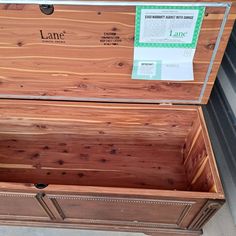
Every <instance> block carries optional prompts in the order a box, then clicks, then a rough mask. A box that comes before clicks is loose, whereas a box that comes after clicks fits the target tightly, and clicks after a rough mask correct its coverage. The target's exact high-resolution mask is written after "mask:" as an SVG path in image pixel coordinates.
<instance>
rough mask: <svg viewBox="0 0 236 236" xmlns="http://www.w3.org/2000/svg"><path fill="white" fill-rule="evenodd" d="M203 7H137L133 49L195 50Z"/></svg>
mask: <svg viewBox="0 0 236 236" xmlns="http://www.w3.org/2000/svg"><path fill="white" fill-rule="evenodd" d="M204 11H205V7H201V6H137V7H136V26H135V44H134V46H135V47H155V48H158V47H159V48H160V47H162V48H163V47H164V48H196V45H197V41H198V36H199V32H200V29H201V24H202V20H203V16H204Z"/></svg>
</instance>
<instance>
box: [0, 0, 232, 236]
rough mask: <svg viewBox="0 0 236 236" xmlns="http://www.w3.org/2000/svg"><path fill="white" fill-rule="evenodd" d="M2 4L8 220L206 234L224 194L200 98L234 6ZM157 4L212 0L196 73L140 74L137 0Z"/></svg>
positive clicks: (1, 155) (159, 234)
mask: <svg viewBox="0 0 236 236" xmlns="http://www.w3.org/2000/svg"><path fill="white" fill-rule="evenodd" d="M0 2H1V3H2V4H1V5H0V19H1V21H0V48H1V50H0V97H1V100H0V151H1V152H0V180H1V182H0V223H1V224H11V225H13V224H14V225H33V226H34V225H37V226H52V227H63V228H82V229H99V230H116V231H130V232H142V233H145V234H147V235H156V236H170V235H177V236H178V235H199V234H200V233H201V228H202V226H203V225H204V224H205V222H207V221H208V219H209V218H210V217H211V216H212V215H213V214H214V213H215V212H216V211H217V209H219V208H220V206H221V205H222V203H223V202H224V194H223V190H222V186H221V182H220V178H219V175H218V171H217V167H216V163H215V159H214V154H213V151H212V149H211V144H210V140H209V137H208V133H207V127H206V125H205V121H204V117H203V113H202V109H201V106H200V104H204V103H207V101H208V98H209V95H210V92H211V89H212V86H213V84H214V80H215V77H216V74H217V71H218V68H219V65H220V63H221V59H222V56H223V53H224V49H225V46H226V44H227V40H228V37H229V35H230V32H231V27H232V25H233V22H234V14H233V10H231V11H230V9H234V6H233V7H231V3H226V2H211V3H209V2H208V3H204V2H201V3H199V2H197V1H194V2H192V3H185V2H182V3H176V2H172V3H164V2H162V3H160V2H159V3H157V2H152V3H151V2H133V1H130V2H129V1H124V2H117V1H110V2H99V1H97V2H86V1H82V2H79V1H46V2H45V3H48V4H53V3H55V4H54V9H52V7H51V6H41V10H40V8H39V5H38V4H40V1H34V0H28V1H25V2H24V4H21V3H20V1H16V0H12V1H10V0H1V1H0ZM22 2H23V1H22ZM15 3H19V4H15ZM155 4H156V5H158V4H164V5H174V4H179V5H188V6H189V5H191V6H204V7H206V8H205V16H204V20H203V23H202V27H201V32H200V36H199V40H198V45H197V49H196V53H195V56H194V64H193V65H194V81H185V82H183V81H182V82H181V81H154V80H132V79H131V71H132V65H133V49H134V46H133V45H134V30H135V27H134V25H135V6H137V5H155ZM45 9H46V12H45V13H46V14H43V13H42V11H44V10H45ZM53 10H54V12H53V14H50V13H52V12H50V11H53ZM50 34H55V35H56V38H50ZM107 35H109V41H106V40H107V38H106V36H107ZM47 185H48V186H47Z"/></svg>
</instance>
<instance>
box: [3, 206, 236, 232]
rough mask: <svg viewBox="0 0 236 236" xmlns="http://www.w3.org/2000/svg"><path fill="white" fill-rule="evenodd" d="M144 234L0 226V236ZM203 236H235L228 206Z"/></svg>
mask: <svg viewBox="0 0 236 236" xmlns="http://www.w3.org/2000/svg"><path fill="white" fill-rule="evenodd" d="M143 235H144V234H137V233H125V232H123V233H122V232H104V231H90V230H72V229H53V228H33V227H15V226H14V227H12V226H0V236H143ZM203 236H236V226H235V225H234V224H233V220H232V217H231V215H230V211H229V208H228V205H227V204H225V205H224V206H223V207H222V208H221V210H220V211H218V212H217V214H216V215H215V216H214V217H213V218H212V219H211V220H210V221H209V222H208V224H207V225H206V226H205V227H204V234H203Z"/></svg>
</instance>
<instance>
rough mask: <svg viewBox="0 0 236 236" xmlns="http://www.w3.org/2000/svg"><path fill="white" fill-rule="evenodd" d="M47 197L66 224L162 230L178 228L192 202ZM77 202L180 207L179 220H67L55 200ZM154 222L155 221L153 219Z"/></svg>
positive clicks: (79, 196)
mask: <svg viewBox="0 0 236 236" xmlns="http://www.w3.org/2000/svg"><path fill="white" fill-rule="evenodd" d="M47 197H48V198H49V199H50V200H51V201H52V203H53V205H54V206H55V208H56V209H57V211H58V213H59V214H60V215H61V216H62V218H63V219H64V220H65V221H67V222H75V223H86V224H100V225H102V224H109V225H114V226H119V225H126V226H135V227H140V226H143V227H151V228H157V227H163V228H168V227H169V228H178V227H179V228H180V224H181V223H182V222H183V220H184V218H185V217H186V216H187V215H188V213H189V211H190V209H191V207H192V205H193V204H194V203H195V202H194V201H176V200H173V201H172V200H160V199H139V198H138V199H137V198H134V199H128V198H127V199H126V198H120V197H118V198H117V197H106V196H82V195H51V194H49V195H47ZM58 199H59V200H60V199H61V200H77V201H103V202H108V203H109V202H112V203H135V204H137V203H139V204H140V203H141V204H155V205H167V206H181V210H182V211H181V213H180V214H179V218H178V219H177V220H176V223H152V222H145V221H144V222H140V221H119V220H97V219H93V218H90V219H79V218H68V217H66V215H65V214H64V213H63V209H62V208H61V207H60V204H59V203H58V201H57V200H58ZM154 221H155V219H154Z"/></svg>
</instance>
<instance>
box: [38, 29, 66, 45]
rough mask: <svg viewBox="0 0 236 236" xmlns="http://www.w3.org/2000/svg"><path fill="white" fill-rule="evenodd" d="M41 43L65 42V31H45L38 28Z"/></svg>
mask: <svg viewBox="0 0 236 236" xmlns="http://www.w3.org/2000/svg"><path fill="white" fill-rule="evenodd" d="M39 32H40V37H41V40H42V42H43V43H65V42H66V41H65V37H66V32H65V31H62V32H45V31H43V30H39Z"/></svg>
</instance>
